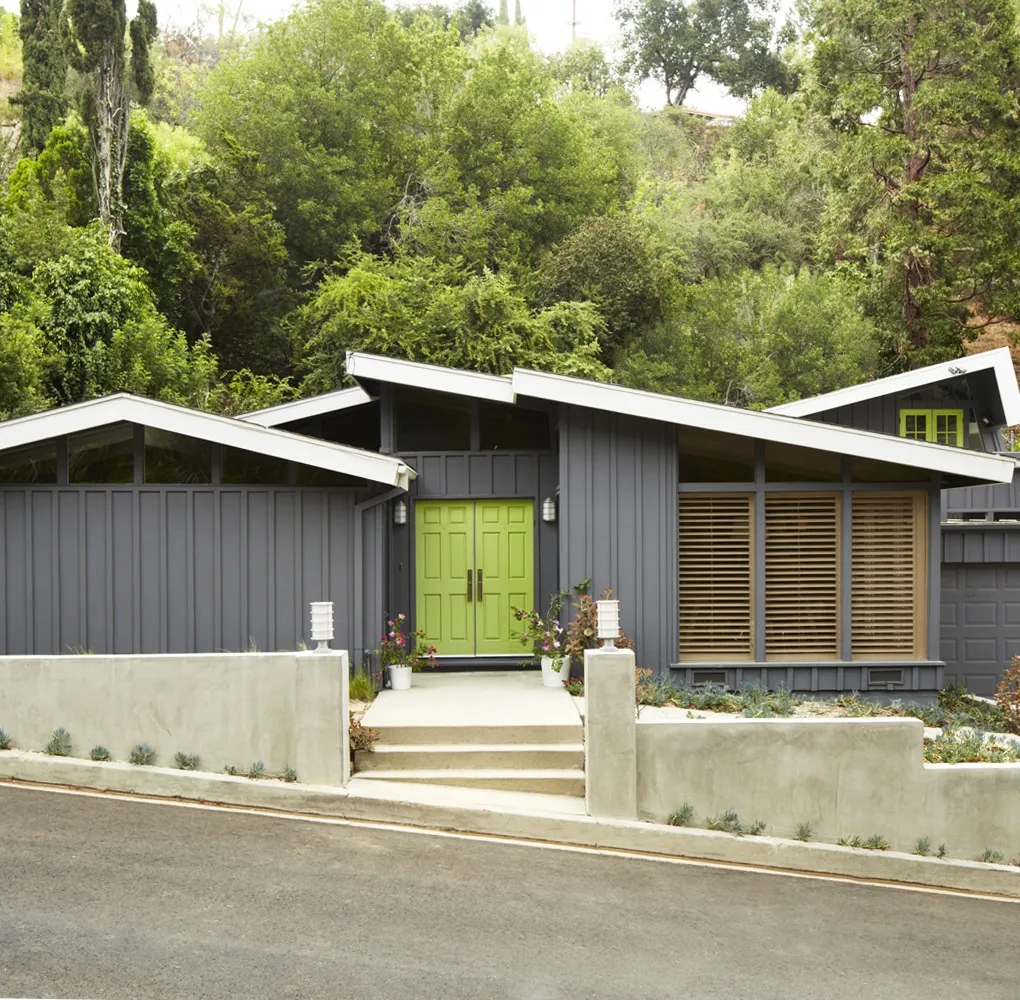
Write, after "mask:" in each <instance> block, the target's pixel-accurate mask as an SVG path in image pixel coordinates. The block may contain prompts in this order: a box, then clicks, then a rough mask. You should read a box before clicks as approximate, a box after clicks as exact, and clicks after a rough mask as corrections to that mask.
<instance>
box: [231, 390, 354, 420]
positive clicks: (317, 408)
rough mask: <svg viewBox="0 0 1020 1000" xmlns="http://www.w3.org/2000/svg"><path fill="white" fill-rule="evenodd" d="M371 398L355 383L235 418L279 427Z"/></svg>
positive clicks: (348, 406)
mask: <svg viewBox="0 0 1020 1000" xmlns="http://www.w3.org/2000/svg"><path fill="white" fill-rule="evenodd" d="M372 399H373V397H372V396H370V395H369V394H368V393H367V392H365V390H364V389H362V388H361V386H360V385H355V386H352V387H351V388H350V389H337V390H336V391H335V392H324V393H322V394H321V395H319V396H308V397H306V398H305V399H292V400H290V401H289V402H287V403H277V405H276V406H267V407H266V408H265V409H262V410H251V411H250V412H248V413H239V414H238V416H237V419H238V420H244V421H247V422H248V423H250V424H258V425H259V426H261V427H279V426H280V424H289V423H293V422H294V421H295V420H307V419H308V418H309V417H318V416H321V415H322V414H323V413H334V412H336V411H337V410H346V409H349V408H350V407H352V406H361V405H363V404H364V403H371V402H372Z"/></svg>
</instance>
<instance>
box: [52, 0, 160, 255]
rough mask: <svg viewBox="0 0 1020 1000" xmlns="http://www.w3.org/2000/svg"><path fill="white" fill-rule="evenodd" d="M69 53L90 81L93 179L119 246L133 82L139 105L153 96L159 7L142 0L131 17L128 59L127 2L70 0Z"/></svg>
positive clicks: (86, 107) (85, 108)
mask: <svg viewBox="0 0 1020 1000" xmlns="http://www.w3.org/2000/svg"><path fill="white" fill-rule="evenodd" d="M65 15H66V17H67V22H66V26H65V31H66V43H67V49H66V51H67V54H68V56H69V59H70V64H71V66H72V67H73V68H74V69H75V70H77V71H78V72H79V73H80V74H81V75H82V78H83V80H84V81H85V90H84V94H83V98H82V112H83V115H84V118H85V124H86V125H87V126H88V130H89V138H90V140H91V146H92V149H91V159H92V177H93V180H94V182H95V190H96V203H97V204H98V206H99V218H100V219H101V220H102V222H103V224H104V225H105V226H106V228H107V229H108V230H109V234H110V246H112V247H113V248H114V249H119V247H120V238H121V236H122V235H123V232H124V229H123V219H124V204H123V201H124V198H123V194H124V168H125V164H126V157H127V140H128V124H129V114H130V105H131V96H132V94H131V91H132V85H133V91H134V96H135V97H137V99H138V102H139V103H140V104H143V105H144V104H148V103H149V99H150V98H151V97H152V90H153V86H154V84H155V77H154V74H153V70H152V64H151V62H150V60H149V47H150V45H151V44H152V42H153V41H154V40H155V37H156V7H155V5H154V4H153V3H151V2H150V0H138V14H137V15H136V17H135V18H134V19H133V20H132V21H131V24H130V34H131V63H130V69H129V67H128V65H127V64H126V62H125V58H124V57H125V51H126V48H127V46H126V44H125V34H126V33H127V31H128V20H127V11H126V10H125V5H124V0H68V2H67V7H66V8H65Z"/></svg>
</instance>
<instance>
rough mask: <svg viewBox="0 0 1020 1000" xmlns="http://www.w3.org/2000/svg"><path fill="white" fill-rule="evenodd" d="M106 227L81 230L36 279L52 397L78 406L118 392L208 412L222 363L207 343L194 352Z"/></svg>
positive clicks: (39, 269) (41, 266) (37, 271)
mask: <svg viewBox="0 0 1020 1000" xmlns="http://www.w3.org/2000/svg"><path fill="white" fill-rule="evenodd" d="M106 237H107V230H106V229H105V227H103V226H102V225H101V224H96V225H94V226H90V227H88V228H86V229H80V230H75V231H74V235H73V238H72V242H71V245H70V247H69V250H68V252H67V253H65V254H63V255H61V256H59V257H57V258H56V259H54V260H51V261H44V262H43V263H41V264H39V266H38V267H37V268H36V269H35V272H34V274H33V275H32V286H33V291H34V294H35V295H37V296H38V297H39V299H40V300H41V302H40V306H41V308H40V314H39V315H40V318H39V322H38V326H39V328H40V330H41V331H42V334H43V339H44V344H45V348H46V355H47V361H48V365H49V368H50V371H49V375H48V378H47V393H46V394H47V395H48V396H49V397H50V398H52V399H53V400H55V401H58V402H61V403H67V402H77V401H79V400H82V399H88V398H90V397H93V396H102V395H105V394H107V393H110V392H116V391H118V390H128V391H131V392H137V393H140V394H144V395H151V396H156V397H158V398H160V399H166V400H168V401H171V402H180V403H190V404H192V405H201V404H203V403H204V402H205V401H206V399H207V397H208V395H209V392H210V388H211V386H212V384H213V382H214V380H215V376H216V370H217V363H216V358H215V356H214V355H213V354H212V352H211V350H210V349H209V346H208V343H207V342H205V341H199V342H198V343H196V344H195V345H194V346H190V347H189V345H188V342H187V339H186V338H185V336H184V334H183V333H179V332H178V331H176V330H173V329H172V328H170V327H169V326H168V325H167V323H166V321H165V320H164V319H163V318H162V317H161V316H160V315H159V313H158V312H157V311H156V308H155V306H154V305H153V302H152V298H151V295H150V293H149V289H148V288H147V286H146V284H145V280H144V277H145V276H144V272H142V271H141V270H140V269H139V268H137V267H135V266H134V265H133V264H130V263H128V262H127V261H126V260H124V258H123V257H121V256H120V255H119V254H118V253H117V252H116V251H114V250H113V249H112V248H111V247H110V246H109V243H108V240H107V238H106Z"/></svg>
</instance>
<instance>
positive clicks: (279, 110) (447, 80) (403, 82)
mask: <svg viewBox="0 0 1020 1000" xmlns="http://www.w3.org/2000/svg"><path fill="white" fill-rule="evenodd" d="M459 50H460V46H459V37H458V35H457V33H456V32H455V31H454V30H452V29H451V30H447V29H445V28H443V27H442V25H441V24H439V23H437V22H436V21H435V20H434V19H432V18H428V17H421V18H417V19H416V20H415V21H414V22H413V24H412V26H411V27H405V26H404V25H403V23H402V22H401V20H400V18H399V17H398V16H396V15H394V14H392V13H391V12H389V11H387V9H386V8H385V6H384V5H383V4H382V3H380V2H377V0H365V2H362V0H315V2H312V3H310V4H309V5H308V6H307V7H301V8H299V9H298V10H296V11H295V12H294V13H292V14H291V15H290V16H289V17H288V18H287V19H286V20H283V21H280V22H278V23H276V24H273V25H270V26H269V27H268V28H266V29H265V30H264V31H263V32H261V33H260V34H259V35H258V36H257V37H256V38H255V40H254V41H253V42H252V43H251V46H250V48H249V49H248V50H247V51H246V53H245V54H244V56H243V58H242V57H241V56H240V55H237V56H234V57H232V58H228V59H225V60H223V61H221V62H220V63H219V64H218V65H217V66H216V68H215V69H214V70H213V71H212V73H211V74H210V76H209V80H208V84H207V85H206V86H205V87H204V88H203V92H202V94H201V109H200V112H199V113H198V114H197V116H196V125H197V130H198V132H199V134H200V135H201V136H202V137H203V138H204V139H205V140H206V141H207V143H208V145H209V147H210V149H211V150H212V151H213V152H214V153H217V152H219V151H220V150H222V149H223V148H224V147H225V146H226V145H227V144H228V143H233V144H234V145H235V146H236V148H238V149H241V150H244V151H245V152H246V153H251V154H253V155H254V156H256V157H257V159H258V162H259V163H260V164H261V165H262V170H263V173H262V178H261V182H262V184H263V185H264V187H263V189H262V190H263V192H264V193H265V195H266V197H267V198H268V199H269V200H270V201H271V202H272V203H273V205H274V206H275V211H274V214H275V218H276V220H277V221H278V222H279V223H280V225H282V226H283V229H284V231H285V233H286V237H287V249H288V253H289V258H290V264H291V268H292V274H293V276H294V278H295V281H297V280H298V279H299V275H300V271H301V269H302V268H303V267H304V266H305V265H306V264H309V263H312V262H329V261H331V260H332V259H334V258H335V257H336V256H337V254H338V253H339V252H340V250H341V248H342V247H343V246H345V245H346V244H347V243H348V241H350V240H351V239H352V238H354V239H358V240H364V241H365V242H366V243H367V244H369V245H372V243H373V242H374V243H375V245H378V243H379V242H380V234H381V233H382V232H384V231H385V230H386V228H387V226H388V223H389V220H390V219H391V217H392V216H393V213H394V212H395V211H396V206H398V205H399V204H400V202H401V199H402V197H403V195H404V193H405V191H406V190H407V188H408V185H412V186H413V184H414V181H415V179H416V178H417V176H418V175H419V171H418V169H417V161H418V156H419V155H420V153H421V150H422V148H423V143H424V140H425V138H426V137H427V136H428V135H429V134H430V133H431V131H432V130H433V129H434V127H435V122H436V119H437V117H438V116H439V115H440V114H441V113H442V109H443V108H444V107H445V106H446V104H447V103H448V100H449V91H450V89H451V88H452V87H453V85H454V81H455V79H456V78H457V77H459V75H460V66H459V65H458V61H459V59H460V55H459Z"/></svg>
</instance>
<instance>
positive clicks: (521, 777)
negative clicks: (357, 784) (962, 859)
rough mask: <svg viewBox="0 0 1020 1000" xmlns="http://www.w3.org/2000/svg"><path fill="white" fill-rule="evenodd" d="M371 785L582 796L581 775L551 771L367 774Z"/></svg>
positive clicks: (430, 770) (426, 770)
mask: <svg viewBox="0 0 1020 1000" xmlns="http://www.w3.org/2000/svg"><path fill="white" fill-rule="evenodd" d="M370 774H371V778H372V780H373V781H402V782H411V783H414V784H428V785H453V786H456V787H460V788H495V789H500V790H503V791H508V792H541V793H544V794H547V795H573V796H583V795H584V772H583V771H577V770H569V769H567V770H563V769H554V768H532V769H527V770H525V769H520V768H474V769H458V770H453V769H449V770H447V769H438V768H416V769H411V768H407V769H403V768H402V769H399V770H389V771H387V770H382V769H380V770H378V771H372V772H370Z"/></svg>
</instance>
